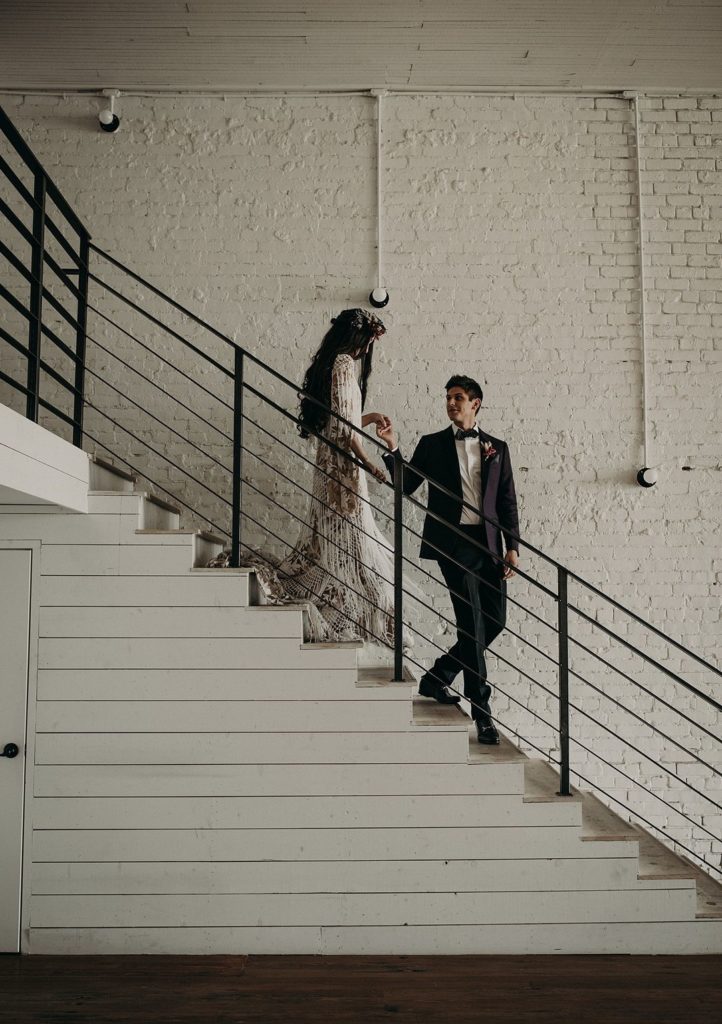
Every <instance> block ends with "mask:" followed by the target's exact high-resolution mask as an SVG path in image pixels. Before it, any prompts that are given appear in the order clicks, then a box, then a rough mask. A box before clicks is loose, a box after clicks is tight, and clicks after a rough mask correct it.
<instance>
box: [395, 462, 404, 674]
mask: <svg viewBox="0 0 722 1024" xmlns="http://www.w3.org/2000/svg"><path fill="white" fill-rule="evenodd" d="M403 516H404V463H403V461H402V459H401V454H400V452H399V450H398V448H397V449H396V451H395V452H394V679H395V680H396V682H401V681H402V680H403V678H404V575H403V564H404V563H403V554H404V552H403V543H404V518H403Z"/></svg>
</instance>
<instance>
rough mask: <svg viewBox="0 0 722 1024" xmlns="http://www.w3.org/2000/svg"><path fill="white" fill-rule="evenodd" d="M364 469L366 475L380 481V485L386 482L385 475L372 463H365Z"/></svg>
mask: <svg viewBox="0 0 722 1024" xmlns="http://www.w3.org/2000/svg"><path fill="white" fill-rule="evenodd" d="M365 469H366V472H367V473H371V475H372V476H375V477H376V479H377V480H380V481H381V482H382V483H385V482H386V474H385V473H384V471H383V470H382V469H379V467H378V466H374V464H373V462H367V463H366V466H365Z"/></svg>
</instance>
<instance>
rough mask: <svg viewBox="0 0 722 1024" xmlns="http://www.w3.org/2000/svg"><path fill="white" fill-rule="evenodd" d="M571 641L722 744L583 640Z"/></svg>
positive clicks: (678, 709)
mask: <svg viewBox="0 0 722 1024" xmlns="http://www.w3.org/2000/svg"><path fill="white" fill-rule="evenodd" d="M569 640H570V642H571V643H573V644H575V646H577V647H580V648H581V649H582V650H583V651H585V652H586V653H587V654H591V656H592V657H593V658H596V659H597V660H598V661H600V662H601V663H602V665H605V666H606V667H607V668H610V669H612V671H613V672H617V673H618V674H619V675H620V676H622V678H623V679H626V680H627V681H628V682H630V683H632V684H633V685H634V686H636V687H637V689H639V690H641V691H642V693H646V694H647V695H648V696H649V697H652V698H653V699H654V700H656V701H659V703H660V704H664V706H665V707H666V708H669V710H670V711H674V712H675V713H676V714H678V715H679V716H680V717H681V718H684V720H685V721H687V722H689V723H690V724H691V725H693V726H695V728H697V729H699V730H700V732H703V733H705V734H706V735H707V736H709V737H710V739H713V740H716V741H717V742H718V743H719V742H722V737H720V736H715V734H714V733H713V732H710V730H709V729H707V728H706V727H705V726H704V725H700V723H699V722H698V721H696V720H695V719H694V718H690V716H689V715H687V714H685V712H684V711H682V710H681V709H680V708H678V707H676V705H674V704H670V703H669V701H667V700H665V699H664V697H660V696H659V694H658V693H655V692H654V691H653V690H650V689H648V688H647V687H646V686H645V685H644V684H643V683H640V682H639V680H637V679H634V678H632V676H630V675H628V673H626V672H624V671H623V669H621V668H618V667H617V666H616V665H614V664H612V662H611V661H607V659H606V658H603V657H602V655H601V654H598V653H597V651H595V650H593V649H592V648H591V647H587V645H586V644H583V643H582V642H581V640H576V639H575V638H574V637H573V636H571V634H570V636H569ZM569 671H570V672H572V674H573V675H576V676H577V677H578V678H579V679H581V678H582V677H581V676H579V675H578V674H577V673H576V672H573V670H572V669H569Z"/></svg>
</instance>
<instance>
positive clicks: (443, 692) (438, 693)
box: [419, 676, 461, 704]
mask: <svg viewBox="0 0 722 1024" xmlns="http://www.w3.org/2000/svg"><path fill="white" fill-rule="evenodd" d="M419 693H420V694H421V696H422V697H432V698H433V699H434V700H436V701H438V702H439V704H458V703H459V701H460V700H461V697H459V696H458V694H456V693H452V692H451V691H450V690H449V688H448V687H447V686H442V685H441V684H440V683H436V682H434V680H433V679H427V678H425V677H424V676H422V677H421V680H420V681H419Z"/></svg>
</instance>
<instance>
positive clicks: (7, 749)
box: [0, 743, 20, 757]
mask: <svg viewBox="0 0 722 1024" xmlns="http://www.w3.org/2000/svg"><path fill="white" fill-rule="evenodd" d="M19 752H20V751H19V747H18V745H17V743H6V744H5V746H4V747H3V751H2V753H1V754H0V757H17V756H18V753H19Z"/></svg>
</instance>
